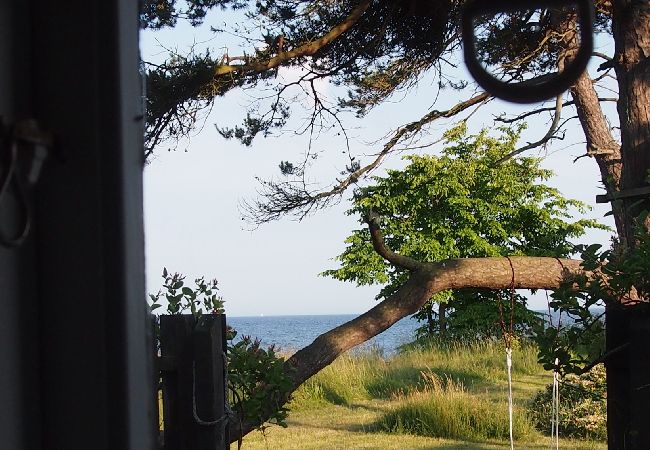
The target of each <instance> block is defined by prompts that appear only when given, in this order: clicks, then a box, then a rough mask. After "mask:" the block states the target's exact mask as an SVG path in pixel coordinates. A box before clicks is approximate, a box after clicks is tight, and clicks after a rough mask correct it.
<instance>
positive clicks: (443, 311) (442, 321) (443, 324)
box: [438, 303, 447, 339]
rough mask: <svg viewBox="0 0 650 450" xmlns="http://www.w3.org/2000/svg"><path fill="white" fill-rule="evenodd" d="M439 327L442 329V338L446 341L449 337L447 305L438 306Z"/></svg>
mask: <svg viewBox="0 0 650 450" xmlns="http://www.w3.org/2000/svg"><path fill="white" fill-rule="evenodd" d="M438 327H439V329H440V337H441V338H442V339H444V338H445V337H446V336H447V304H446V303H440V304H439V305H438Z"/></svg>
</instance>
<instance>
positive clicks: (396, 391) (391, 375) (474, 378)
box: [366, 367, 487, 399]
mask: <svg viewBox="0 0 650 450" xmlns="http://www.w3.org/2000/svg"><path fill="white" fill-rule="evenodd" d="M423 374H435V375H436V376H437V377H438V378H439V379H440V380H441V381H442V382H443V384H444V383H445V381H446V380H451V381H452V382H454V383H456V384H459V383H460V384H462V385H463V386H465V387H475V386H480V385H482V384H484V383H486V381H487V380H486V379H485V378H484V377H482V376H480V375H478V374H476V373H472V372H469V371H463V370H456V369H450V370H447V369H439V368H430V369H422V368H418V367H396V368H391V369H389V370H388V372H387V373H386V374H385V375H384V376H382V377H381V378H377V379H375V380H373V381H371V382H369V383H368V384H367V385H366V390H367V392H368V394H370V396H371V397H372V398H377V399H388V398H391V397H394V396H395V395H400V394H408V393H411V392H416V391H422V390H424V389H426V387H427V383H428V382H427V379H426V376H423Z"/></svg>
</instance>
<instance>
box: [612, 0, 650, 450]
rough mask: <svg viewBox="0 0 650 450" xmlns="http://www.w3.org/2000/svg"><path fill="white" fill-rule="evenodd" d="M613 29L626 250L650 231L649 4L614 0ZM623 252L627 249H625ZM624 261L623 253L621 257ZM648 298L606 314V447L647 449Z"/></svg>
mask: <svg viewBox="0 0 650 450" xmlns="http://www.w3.org/2000/svg"><path fill="white" fill-rule="evenodd" d="M612 30H613V34H614V42H615V55H614V69H615V70H616V77H617V80H618V86H619V100H618V105H617V107H618V114H619V118H620V127H621V162H622V176H621V192H620V193H619V194H618V195H619V197H621V196H622V198H619V199H618V200H614V201H613V203H614V204H615V205H616V207H617V208H621V209H622V217H620V219H622V222H623V230H622V231H623V234H622V236H621V238H622V239H621V240H622V242H623V243H625V245H626V247H627V250H629V249H631V248H633V247H634V245H635V233H639V232H648V228H647V225H648V224H647V223H637V218H638V217H639V215H640V214H641V213H642V212H643V211H650V193H647V192H646V193H643V192H640V191H643V188H646V189H647V188H649V187H650V185H649V183H648V181H647V180H648V170H649V169H650V60H649V59H648V57H649V56H650V5H649V4H648V2H647V1H631V0H617V1H615V2H614V11H613V23H612ZM623 250H624V251H625V249H623ZM623 257H624V255H623ZM649 309H650V308H649V305H648V299H639V301H637V302H635V303H630V304H621V305H616V306H612V307H610V308H608V311H607V328H606V330H607V331H606V332H607V347H608V348H609V349H613V348H618V347H619V346H622V345H626V344H627V345H626V346H625V350H623V351H621V352H618V353H616V354H615V355H613V356H612V358H610V359H609V360H608V361H607V363H606V366H607V395H608V404H607V420H608V444H609V448H613V449H619V448H621V449H622V448H626V449H627V448H631V449H649V448H650V407H649V405H650V311H649Z"/></svg>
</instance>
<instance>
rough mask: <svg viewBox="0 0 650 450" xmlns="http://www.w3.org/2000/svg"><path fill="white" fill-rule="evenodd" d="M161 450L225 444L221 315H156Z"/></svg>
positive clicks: (213, 448) (217, 448)
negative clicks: (199, 316)
mask: <svg viewBox="0 0 650 450" xmlns="http://www.w3.org/2000/svg"><path fill="white" fill-rule="evenodd" d="M160 347H161V358H160V366H161V369H162V370H161V371H162V379H163V417H164V428H165V430H164V449H165V450H224V449H227V448H229V446H228V439H227V437H228V436H227V431H226V429H227V418H226V416H225V400H226V390H225V388H226V380H225V373H226V372H225V370H226V367H225V316H223V315H203V316H201V318H200V319H199V320H198V321H197V320H196V319H195V318H194V317H193V316H192V315H181V316H162V317H161V319H160Z"/></svg>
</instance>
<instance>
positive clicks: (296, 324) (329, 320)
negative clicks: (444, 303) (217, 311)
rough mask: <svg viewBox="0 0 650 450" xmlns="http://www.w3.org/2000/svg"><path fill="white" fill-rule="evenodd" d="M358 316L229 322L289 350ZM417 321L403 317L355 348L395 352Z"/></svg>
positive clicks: (241, 331)
mask: <svg viewBox="0 0 650 450" xmlns="http://www.w3.org/2000/svg"><path fill="white" fill-rule="evenodd" d="M355 317H357V316H356V315H355V314H337V315H314V316H311V315H301V316H260V317H230V316H227V317H226V320H227V323H228V325H230V326H231V327H233V328H234V329H235V330H237V333H238V335H239V336H243V335H247V336H251V337H257V338H259V339H260V340H261V341H262V344H263V345H265V346H269V345H271V344H275V345H276V346H277V347H278V348H279V349H280V350H282V351H283V352H287V353H292V352H294V351H296V350H300V349H301V348H303V347H305V346H307V345H309V344H311V343H312V342H313V341H314V339H316V337H318V336H319V335H321V334H323V333H325V332H326V331H329V330H331V329H332V328H335V327H337V326H339V325H342V324H344V323H345V322H348V321H350V320H352V319H354V318H355ZM417 327H418V322H417V321H416V320H415V319H413V318H411V317H405V318H404V319H402V320H400V321H399V322H397V323H395V324H394V325H393V326H392V327H390V328H389V329H388V330H386V331H384V332H383V333H381V334H378V335H377V336H375V337H373V338H372V339H370V340H369V341H367V342H366V343H364V344H361V345H359V346H358V347H357V348H356V349H355V351H366V350H373V351H379V352H380V353H381V354H383V355H385V356H391V355H393V354H395V353H396V352H397V350H398V348H399V346H400V345H403V344H407V343H409V342H412V341H413V340H414V339H415V330H416V328H417Z"/></svg>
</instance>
